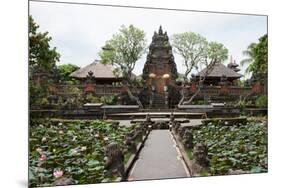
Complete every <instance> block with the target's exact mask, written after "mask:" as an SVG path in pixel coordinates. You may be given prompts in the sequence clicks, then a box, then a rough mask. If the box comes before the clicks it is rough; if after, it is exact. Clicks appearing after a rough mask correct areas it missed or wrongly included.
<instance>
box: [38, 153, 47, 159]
mask: <svg viewBox="0 0 281 188" xmlns="http://www.w3.org/2000/svg"><path fill="white" fill-rule="evenodd" d="M39 160H40V161H45V160H47V156H46V155H45V154H41V156H40V158H39Z"/></svg>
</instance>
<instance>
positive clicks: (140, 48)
mask: <svg viewBox="0 0 281 188" xmlns="http://www.w3.org/2000/svg"><path fill="white" fill-rule="evenodd" d="M145 51H146V39H145V33H144V31H142V30H140V29H138V28H136V27H134V26H133V25H130V26H129V27H125V26H124V25H122V26H121V29H120V30H119V33H116V34H114V35H113V36H112V38H111V39H110V40H108V41H106V42H105V45H104V46H103V47H102V50H101V51H100V53H99V55H100V58H101V62H102V63H104V64H112V65H113V66H114V67H115V69H116V70H115V72H117V73H120V72H121V74H122V76H123V78H124V79H123V80H124V85H128V84H130V82H131V78H132V71H133V69H134V68H135V64H136V62H137V60H138V59H140V58H141V57H142V55H143V54H144V53H145ZM126 91H127V93H128V95H129V97H130V98H131V99H132V100H134V101H136V102H137V103H138V105H139V106H140V107H142V104H141V102H140V101H139V99H138V98H137V97H135V96H133V95H132V93H131V91H130V89H129V87H126Z"/></svg>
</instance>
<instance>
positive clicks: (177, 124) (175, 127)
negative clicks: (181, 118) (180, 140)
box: [174, 122, 181, 133]
mask: <svg viewBox="0 0 281 188" xmlns="http://www.w3.org/2000/svg"><path fill="white" fill-rule="evenodd" d="M180 126H181V124H180V123H179V122H176V123H175V126H174V130H175V132H176V133H178V130H179V128H180Z"/></svg>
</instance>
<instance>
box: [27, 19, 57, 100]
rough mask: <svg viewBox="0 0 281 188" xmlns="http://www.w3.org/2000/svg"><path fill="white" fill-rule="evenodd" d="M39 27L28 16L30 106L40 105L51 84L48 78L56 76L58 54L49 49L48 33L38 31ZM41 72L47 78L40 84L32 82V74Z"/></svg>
mask: <svg viewBox="0 0 281 188" xmlns="http://www.w3.org/2000/svg"><path fill="white" fill-rule="evenodd" d="M38 28H39V25H37V24H36V23H35V21H34V20H33V18H32V17H31V16H29V65H28V68H29V98H30V104H31V105H34V104H40V103H41V100H42V98H43V97H46V95H47V91H48V86H49V85H50V84H51V83H52V79H50V78H49V77H50V76H55V74H56V62H57V61H59V58H60V54H59V53H58V52H57V51H56V48H51V47H50V41H51V40H52V38H51V37H50V36H48V32H44V33H41V32H39V31H38ZM36 71H39V72H43V73H44V74H46V75H48V76H49V77H48V76H47V78H41V79H40V83H39V84H38V83H37V84H36V83H35V82H34V80H33V79H34V76H35V75H34V73H35V72H36Z"/></svg>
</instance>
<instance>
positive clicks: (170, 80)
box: [143, 26, 177, 93]
mask: <svg viewBox="0 0 281 188" xmlns="http://www.w3.org/2000/svg"><path fill="white" fill-rule="evenodd" d="M176 78H177V67H176V64H175V61H174V56H173V53H172V47H171V45H170V42H169V37H168V35H167V32H165V33H163V30H162V27H161V26H160V28H159V31H158V33H157V32H154V35H153V37H152V42H151V44H150V46H149V53H148V55H147V60H146V62H145V65H144V68H143V79H144V80H145V81H146V83H147V85H149V86H151V88H152V90H154V91H155V92H156V93H164V92H165V90H166V88H167V86H168V85H169V84H174V83H175V80H176Z"/></svg>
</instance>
